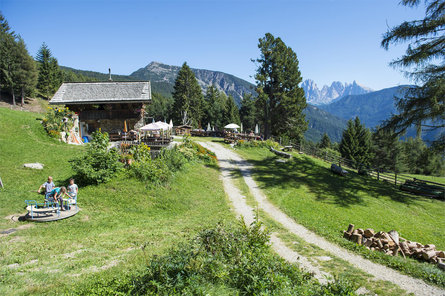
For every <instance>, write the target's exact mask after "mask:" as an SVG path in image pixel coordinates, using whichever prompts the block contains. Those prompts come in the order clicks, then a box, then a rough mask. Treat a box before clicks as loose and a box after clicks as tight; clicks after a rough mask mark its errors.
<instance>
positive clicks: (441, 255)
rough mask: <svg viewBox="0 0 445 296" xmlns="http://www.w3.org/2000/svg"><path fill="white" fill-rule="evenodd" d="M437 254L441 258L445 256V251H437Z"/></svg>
mask: <svg viewBox="0 0 445 296" xmlns="http://www.w3.org/2000/svg"><path fill="white" fill-rule="evenodd" d="M436 256H437V257H439V258H445V252H444V251H436Z"/></svg>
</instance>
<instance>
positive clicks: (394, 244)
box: [388, 240, 399, 249]
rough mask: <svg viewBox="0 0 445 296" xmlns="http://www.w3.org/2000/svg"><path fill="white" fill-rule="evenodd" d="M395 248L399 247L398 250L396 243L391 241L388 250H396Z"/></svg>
mask: <svg viewBox="0 0 445 296" xmlns="http://www.w3.org/2000/svg"><path fill="white" fill-rule="evenodd" d="M394 247H397V248H398V247H399V246H397V245H396V243H395V242H394V241H392V240H389V241H388V248H390V249H392V248H394Z"/></svg>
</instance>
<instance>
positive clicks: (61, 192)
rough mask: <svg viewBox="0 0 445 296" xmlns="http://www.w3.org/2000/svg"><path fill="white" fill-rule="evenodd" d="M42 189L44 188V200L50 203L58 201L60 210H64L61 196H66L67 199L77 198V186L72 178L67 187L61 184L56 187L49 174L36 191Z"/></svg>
mask: <svg viewBox="0 0 445 296" xmlns="http://www.w3.org/2000/svg"><path fill="white" fill-rule="evenodd" d="M42 189H44V190H45V192H44V194H45V201H47V202H50V203H58V204H59V205H60V208H61V210H62V211H63V210H64V207H63V202H64V199H63V197H64V196H66V197H67V198H68V199H76V200H77V192H78V190H79V188H78V187H77V185H76V184H75V183H74V179H72V178H71V179H70V180H69V185H68V187H65V186H61V187H56V186H55V185H54V182H53V177H51V176H49V177H48V180H47V181H46V182H45V183H43V184H42V185H40V187H39V189H38V190H37V192H38V193H41V192H42Z"/></svg>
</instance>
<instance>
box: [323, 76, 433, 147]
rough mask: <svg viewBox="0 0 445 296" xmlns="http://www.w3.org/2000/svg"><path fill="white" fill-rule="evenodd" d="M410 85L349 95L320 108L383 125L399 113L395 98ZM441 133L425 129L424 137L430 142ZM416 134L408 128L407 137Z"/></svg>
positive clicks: (340, 115)
mask: <svg viewBox="0 0 445 296" xmlns="http://www.w3.org/2000/svg"><path fill="white" fill-rule="evenodd" d="M410 87H412V86H411V85H399V86H394V87H390V88H384V89H382V90H379V91H374V92H370V93H366V94H361V95H348V96H344V97H342V98H340V99H339V100H337V101H335V102H332V103H331V104H328V105H322V106H320V108H321V109H323V110H326V111H327V112H329V113H330V114H333V115H335V116H338V117H340V118H342V119H344V120H349V119H354V118H355V117H356V116H358V117H359V118H360V121H361V122H362V123H364V124H365V126H366V127H368V128H374V127H376V126H378V125H381V124H382V123H383V121H385V120H387V119H388V118H390V117H391V115H392V114H398V113H399V111H398V110H397V106H396V105H395V98H396V97H403V96H404V93H405V92H406V91H407V90H408V89H409V88H410ZM439 134H440V130H439V129H436V130H428V129H424V130H423V131H422V138H423V140H425V141H427V142H430V141H432V140H435V139H437V137H438V136H439ZM415 135H416V129H415V128H414V127H411V128H409V129H408V130H407V132H406V135H405V137H414V136H415Z"/></svg>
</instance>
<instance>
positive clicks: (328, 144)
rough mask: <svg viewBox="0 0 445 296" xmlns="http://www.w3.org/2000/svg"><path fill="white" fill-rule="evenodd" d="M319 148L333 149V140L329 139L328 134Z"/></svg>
mask: <svg viewBox="0 0 445 296" xmlns="http://www.w3.org/2000/svg"><path fill="white" fill-rule="evenodd" d="M319 146H320V148H321V149H324V148H331V139H330V138H329V136H328V134H327V133H324V134H323V137H322V138H321V141H320V144H319Z"/></svg>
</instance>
